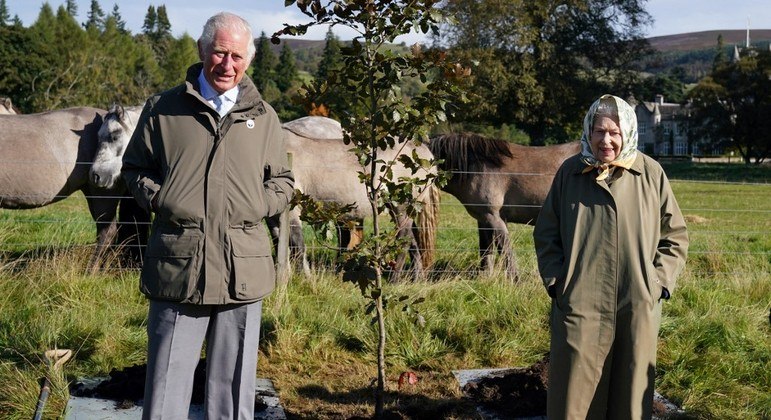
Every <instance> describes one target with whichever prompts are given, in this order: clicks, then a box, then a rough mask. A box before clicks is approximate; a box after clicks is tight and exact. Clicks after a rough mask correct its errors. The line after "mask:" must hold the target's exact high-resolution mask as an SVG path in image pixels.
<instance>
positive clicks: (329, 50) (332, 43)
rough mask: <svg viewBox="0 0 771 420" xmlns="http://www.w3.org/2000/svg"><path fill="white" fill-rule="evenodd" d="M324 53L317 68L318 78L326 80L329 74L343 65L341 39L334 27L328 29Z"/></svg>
mask: <svg viewBox="0 0 771 420" xmlns="http://www.w3.org/2000/svg"><path fill="white" fill-rule="evenodd" d="M325 40H326V43H325V44H324V53H323V55H322V56H321V62H320V63H319V68H318V70H316V78H317V79H319V80H326V79H327V78H328V77H329V75H330V74H331V73H332V72H334V71H335V70H337V69H339V68H340V67H341V66H342V63H341V55H340V40H338V38H337V36H335V34H334V33H333V32H332V28H329V30H327V36H326V38H325Z"/></svg>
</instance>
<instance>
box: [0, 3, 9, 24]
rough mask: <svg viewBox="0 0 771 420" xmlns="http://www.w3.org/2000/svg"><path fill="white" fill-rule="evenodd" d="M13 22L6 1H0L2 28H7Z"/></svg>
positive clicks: (0, 22)
mask: <svg viewBox="0 0 771 420" xmlns="http://www.w3.org/2000/svg"><path fill="white" fill-rule="evenodd" d="M10 20H11V14H10V13H9V12H8V5H7V4H5V0H0V26H6V25H7V24H8V22H9V21H10Z"/></svg>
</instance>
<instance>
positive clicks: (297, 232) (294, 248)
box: [289, 211, 311, 277]
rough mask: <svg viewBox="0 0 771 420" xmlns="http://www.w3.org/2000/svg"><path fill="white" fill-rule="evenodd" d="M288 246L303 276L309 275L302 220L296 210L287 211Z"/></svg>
mask: <svg viewBox="0 0 771 420" xmlns="http://www.w3.org/2000/svg"><path fill="white" fill-rule="evenodd" d="M289 247H290V250H291V256H292V259H294V260H295V261H299V263H300V265H301V266H302V270H303V273H304V274H305V276H306V277H307V276H310V275H311V266H310V264H309V263H308V250H307V249H306V247H305V238H304V237H303V228H302V221H301V220H300V217H299V215H298V214H297V212H294V211H292V212H291V213H289Z"/></svg>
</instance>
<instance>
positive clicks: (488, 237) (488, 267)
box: [477, 219, 495, 274]
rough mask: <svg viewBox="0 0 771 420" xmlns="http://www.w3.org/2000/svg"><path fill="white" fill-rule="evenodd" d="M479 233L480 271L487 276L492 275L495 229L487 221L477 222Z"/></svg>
mask: <svg viewBox="0 0 771 420" xmlns="http://www.w3.org/2000/svg"><path fill="white" fill-rule="evenodd" d="M477 230H478V232H479V259H480V263H479V269H480V271H482V272H487V274H492V271H493V267H494V266H495V262H494V252H493V246H494V245H493V234H494V232H493V227H492V225H490V223H489V222H488V221H487V220H484V219H483V220H477Z"/></svg>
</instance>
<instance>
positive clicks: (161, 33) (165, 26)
mask: <svg viewBox="0 0 771 420" xmlns="http://www.w3.org/2000/svg"><path fill="white" fill-rule="evenodd" d="M156 10H157V19H156V21H155V31H154V32H155V39H156V40H157V41H161V40H163V39H168V38H171V23H169V16H168V15H167V14H166V6H165V5H160V6H158V9H156Z"/></svg>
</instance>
